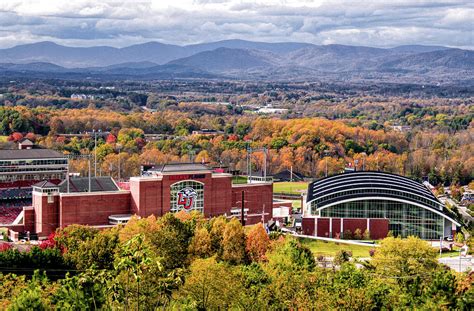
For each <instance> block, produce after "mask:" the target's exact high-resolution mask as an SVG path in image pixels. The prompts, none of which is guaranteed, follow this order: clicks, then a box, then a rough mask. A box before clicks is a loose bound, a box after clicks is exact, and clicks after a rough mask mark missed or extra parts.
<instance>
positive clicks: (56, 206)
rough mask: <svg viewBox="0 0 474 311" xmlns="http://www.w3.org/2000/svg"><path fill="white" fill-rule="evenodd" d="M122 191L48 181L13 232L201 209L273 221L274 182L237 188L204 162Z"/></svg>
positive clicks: (170, 168)
mask: <svg viewBox="0 0 474 311" xmlns="http://www.w3.org/2000/svg"><path fill="white" fill-rule="evenodd" d="M125 188H127V189H129V190H124V189H122V188H120V187H119V186H118V185H117V184H116V183H115V181H114V180H113V179H112V178H110V177H96V178H90V179H89V178H86V177H80V178H77V177H76V178H70V179H69V180H67V179H66V180H64V181H63V182H61V183H60V184H59V185H56V184H54V183H51V182H48V181H43V182H40V183H37V184H35V185H33V192H32V193H33V202H32V206H31V207H24V208H23V211H22V213H21V215H20V216H19V217H18V218H17V221H15V223H14V224H11V225H8V226H6V227H7V228H9V229H10V236H11V239H13V240H15V239H16V238H17V236H18V233H19V232H31V233H34V234H37V235H38V236H39V238H44V237H47V236H48V235H49V234H50V233H51V232H54V231H55V230H56V228H64V227H66V226H68V225H71V224H81V225H90V226H96V227H107V226H112V225H115V224H117V223H124V222H126V220H127V219H129V218H130V217H131V216H132V215H138V216H140V217H148V216H150V215H155V216H162V215H164V214H166V213H169V212H171V213H176V212H179V211H182V210H184V211H193V210H196V211H199V212H201V213H203V214H204V216H205V217H207V218H210V217H216V216H220V215H225V216H227V217H232V216H234V217H238V218H239V219H241V215H242V210H243V213H244V217H243V218H244V223H245V224H255V223H258V222H260V221H264V222H267V221H269V220H270V219H271V218H272V196H273V186H272V183H260V184H258V183H252V184H233V183H232V175H231V174H227V173H222V172H216V171H215V170H213V169H211V168H209V167H207V166H206V165H203V164H198V163H177V164H167V165H163V166H158V167H154V168H151V169H149V170H147V171H144V172H143V173H142V176H139V177H132V178H130V182H129V185H128V186H127V187H125Z"/></svg>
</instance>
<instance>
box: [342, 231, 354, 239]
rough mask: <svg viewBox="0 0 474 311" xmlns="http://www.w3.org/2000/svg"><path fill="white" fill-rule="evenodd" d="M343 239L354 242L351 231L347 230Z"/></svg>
mask: <svg viewBox="0 0 474 311" xmlns="http://www.w3.org/2000/svg"><path fill="white" fill-rule="evenodd" d="M343 239H344V240H352V232H351V230H346V231H344V235H343Z"/></svg>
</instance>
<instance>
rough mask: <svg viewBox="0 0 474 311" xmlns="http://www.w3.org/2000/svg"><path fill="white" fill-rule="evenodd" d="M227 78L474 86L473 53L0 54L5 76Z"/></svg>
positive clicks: (202, 48)
mask: <svg viewBox="0 0 474 311" xmlns="http://www.w3.org/2000/svg"><path fill="white" fill-rule="evenodd" d="M25 74H28V75H29V76H57V77H77V78H81V77H84V76H88V77H89V76H92V77H97V78H125V79H127V78H137V79H172V78H205V79H208V78H211V79H212V78H228V79H248V80H303V81H309V80H345V81H347V80H373V81H393V82H403V81H406V82H420V83H429V82H437V83H453V82H456V81H470V82H472V81H474V51H470V50H461V49H455V48H447V47H442V46H422V45H405V46H399V47H395V48H373V47H364V46H347V45H337V44H332V45H314V44H309V43H298V42H285V43H265V42H253V41H244V40H225V41H218V42H211V43H203V44H195V45H187V46H179V45H171V44H163V43H159V42H148V43H144V44H138V45H132V46H129V47H125V48H114V47H109V46H95V47H68V46H62V45H58V44H56V43H52V42H38V43H33V44H25V45H19V46H15V47H12V48H8V49H0V76H2V75H3V76H9V75H10V76H18V75H25Z"/></svg>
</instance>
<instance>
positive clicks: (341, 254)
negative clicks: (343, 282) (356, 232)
mask: <svg viewBox="0 0 474 311" xmlns="http://www.w3.org/2000/svg"><path fill="white" fill-rule="evenodd" d="M351 257H352V252H350V251H346V250H343V249H342V250H340V251H338V252H337V253H336V255H335V256H334V263H335V264H336V265H338V266H340V265H342V264H343V263H345V262H348V261H349V260H350V259H351Z"/></svg>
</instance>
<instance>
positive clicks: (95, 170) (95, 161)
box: [92, 129, 102, 177]
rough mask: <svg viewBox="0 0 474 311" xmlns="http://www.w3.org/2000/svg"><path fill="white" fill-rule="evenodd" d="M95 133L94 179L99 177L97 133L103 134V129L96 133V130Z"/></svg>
mask: <svg viewBox="0 0 474 311" xmlns="http://www.w3.org/2000/svg"><path fill="white" fill-rule="evenodd" d="M92 132H93V133H94V177H97V132H98V133H99V135H100V133H101V132H102V130H101V129H99V130H98V131H96V130H95V129H93V130H92Z"/></svg>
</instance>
